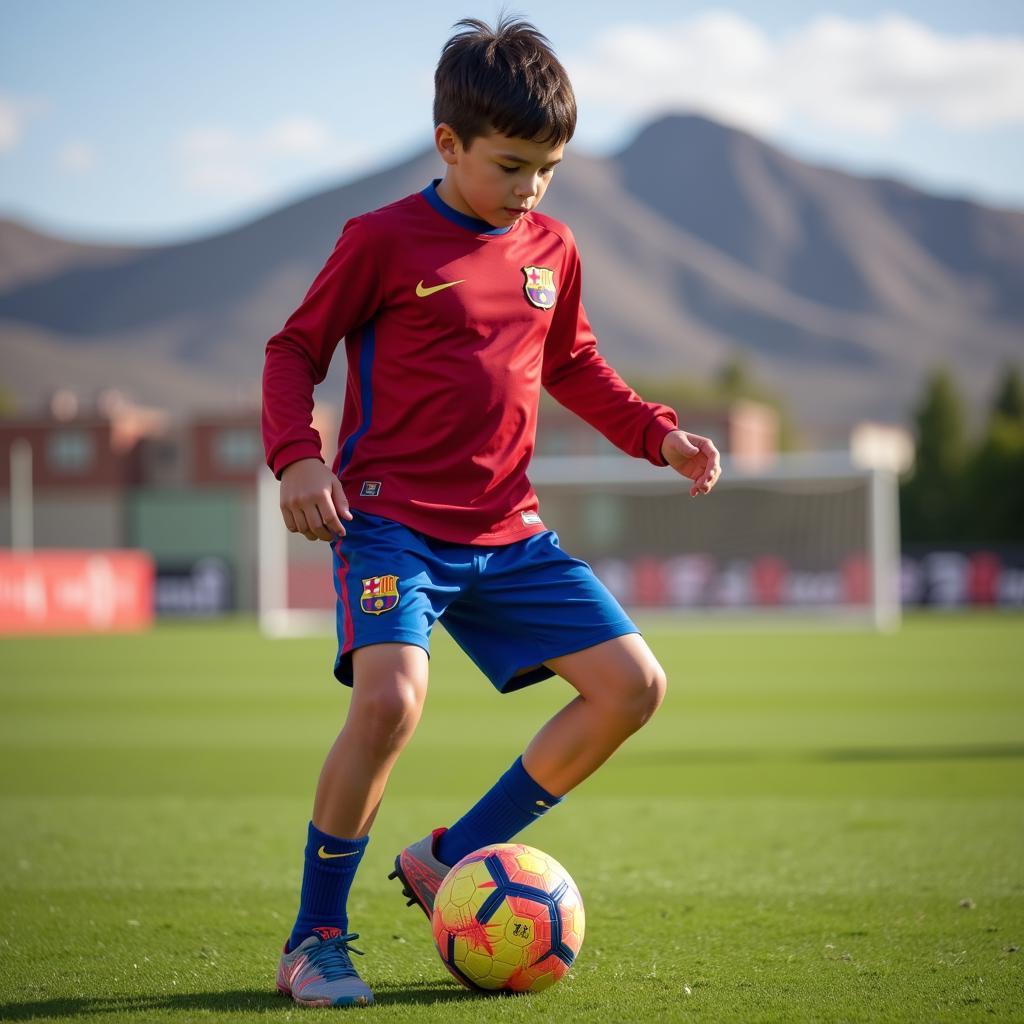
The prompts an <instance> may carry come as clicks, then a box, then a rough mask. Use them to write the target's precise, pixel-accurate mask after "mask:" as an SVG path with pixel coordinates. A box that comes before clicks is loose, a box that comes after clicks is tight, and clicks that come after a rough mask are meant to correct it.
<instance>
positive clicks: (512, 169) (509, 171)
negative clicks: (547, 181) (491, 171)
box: [498, 164, 554, 174]
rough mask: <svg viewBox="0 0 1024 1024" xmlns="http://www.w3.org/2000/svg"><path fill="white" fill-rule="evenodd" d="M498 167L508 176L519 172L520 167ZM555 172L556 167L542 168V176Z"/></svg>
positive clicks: (501, 165) (502, 165) (500, 165)
mask: <svg viewBox="0 0 1024 1024" xmlns="http://www.w3.org/2000/svg"><path fill="white" fill-rule="evenodd" d="M498 166H499V167H500V168H501V169H502V170H503V171H504V172H505V173H506V174H515V172H516V171H518V170H519V168H518V167H506V166H505V165H504V164H498ZM553 171H554V167H542V168H541V171H540V173H541V174H551V173H552V172H553Z"/></svg>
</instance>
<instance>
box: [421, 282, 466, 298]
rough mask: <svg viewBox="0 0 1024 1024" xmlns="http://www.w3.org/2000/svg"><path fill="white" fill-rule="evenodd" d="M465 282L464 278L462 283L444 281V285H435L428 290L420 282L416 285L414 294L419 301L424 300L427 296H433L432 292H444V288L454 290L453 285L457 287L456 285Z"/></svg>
mask: <svg viewBox="0 0 1024 1024" xmlns="http://www.w3.org/2000/svg"><path fill="white" fill-rule="evenodd" d="M465 280H466V279H465V278H463V279H462V281H446V282H445V283H444V284H435V285H433V286H432V287H430V288H427V287H426V286H425V285H424V284H423V282H422V281H420V283H419V284H418V285H416V294H417V295H418V296H419V297H420V298H421V299H425V298H426V297H427V296H428V295H433V294H434V292H441V291H444V290H445V288H454V287H455V285H457V284H462V283H463V281H465Z"/></svg>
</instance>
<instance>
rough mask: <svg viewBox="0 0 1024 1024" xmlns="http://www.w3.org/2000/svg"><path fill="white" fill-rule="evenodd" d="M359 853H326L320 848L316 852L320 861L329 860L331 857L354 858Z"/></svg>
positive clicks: (353, 851)
mask: <svg viewBox="0 0 1024 1024" xmlns="http://www.w3.org/2000/svg"><path fill="white" fill-rule="evenodd" d="M358 852H359V851H358V850H352V851H350V852H349V853H328V852H327V851H326V850H325V849H324V848H323V847H322V846H321V847H320V849H319V850H317V851H316V854H317V856H318V857H319V858H320V859H321V860H330V859H331V858H332V857H354V856H355V855H356V854H357V853H358Z"/></svg>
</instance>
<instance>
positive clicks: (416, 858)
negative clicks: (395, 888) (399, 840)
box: [388, 828, 451, 921]
mask: <svg viewBox="0 0 1024 1024" xmlns="http://www.w3.org/2000/svg"><path fill="white" fill-rule="evenodd" d="M447 831H448V830H447V829H446V828H435V829H434V831H433V832H431V833H430V835H429V836H424V837H423V838H422V839H421V840H420V841H419V842H418V843H413V844H412V846H407V847H406V848H405V849H404V850H403V851H402V852H401V853H400V854H399V855H398V856H397V857H396V858H395V870H394V871H392V872H391V874H390V875H388V878H398V879H400V880H401V882H402V894H403V895H404V896H407V897H408V903H407V905H408V906H410V907H411V906H413V905H416V906H418V907H419V908H420V909H421V910H422V911H423V913H424V914H426V915H427V920H428V921H429V920H430V918H431V915H432V914H433V913H434V897H435V896H436V895H437V890H438V889H440V888H441V883H442V882H443V881H444V876H445V875H447V874H448V872H449V871H451V867H450V865H448V864H442V863H441V861H439V860H438V859H437V857H436V856H435V855H434V851H435V850H436V849H437V841H438V839H440V838H441V836H442V835H444V833H445V832H447Z"/></svg>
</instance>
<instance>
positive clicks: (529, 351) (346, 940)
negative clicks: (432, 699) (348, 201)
mask: <svg viewBox="0 0 1024 1024" xmlns="http://www.w3.org/2000/svg"><path fill="white" fill-rule="evenodd" d="M456 28H457V29H459V30H460V31H458V32H457V33H456V34H455V35H454V36H453V37H452V38H451V39H450V40H449V41H448V43H447V44H446V45H445V47H444V50H443V52H442V55H441V59H440V62H439V63H438V66H437V71H436V74H435V86H436V92H435V99H434V123H435V132H434V139H435V143H436V145H437V150H438V153H439V154H440V156H441V159H442V160H443V161H444V163H445V165H446V170H445V176H444V178H443V179H436V180H434V181H432V182H431V183H430V184H428V185H427V186H426V188H424V189H423V191H422V192H417V193H414V194H413V195H409V196H406V197H405V198H404V199H399V200H398V201H397V202H394V203H392V204H390V205H389V206H385V207H383V208H381V209H378V210H374V211H372V212H370V213H365V214H363V215H361V216H358V217H355V218H353V219H352V220H350V221H349V222H348V223H347V224H346V225H345V227H344V231H343V233H342V235H341V237H340V238H339V239H338V242H337V245H336V247H335V249H334V252H333V253H332V254H331V256H330V257H329V258H328V260H327V263H326V265H325V266H324V268H323V270H322V271H321V272H320V274H319V275H318V276H317V278H316V280H315V281H314V282H313V285H312V287H311V288H310V291H309V293H308V294H307V296H306V298H305V299H304V300H303V302H302V304H301V305H300V306H299V308H298V309H297V310H296V311H295V313H294V314H293V315H292V316H291V317H290V318H289V320H288V322H287V323H286V324H285V326H284V328H283V330H281V332H280V333H278V334H276V335H275V336H274V337H273V338H271V339H270V341H269V343H268V344H267V352H266V365H265V369H264V377H263V396H264V401H263V432H264V440H265V443H266V450H267V462H268V464H269V466H270V468H271V469H272V470H273V472H274V473H275V474H276V475H277V476H278V477H279V478H280V480H281V511H282V514H283V517H284V521H285V525H286V526H287V528H288V529H289V530H291V531H293V532H297V533H302V534H304V535H305V536H306V537H307V538H309V539H310V540H317V539H320V540H326V541H329V542H331V544H332V548H333V552H334V582H335V588H336V591H337V598H338V600H337V625H338V653H337V657H336V659H335V663H334V674H335V676H336V677H337V679H338V680H339V681H340V682H342V683H344V684H346V685H348V686H351V687H353V689H352V698H351V702H350V704H349V710H348V716H347V718H346V721H345V724H344V727H343V728H342V730H341V733H340V734H339V736H338V738H337V740H336V741H335V742H334V745H333V746H332V747H331V749H330V751H329V752H328V754H327V759H326V761H325V763H324V767H323V770H322V772H321V775H320V780H319V783H318V785H317V790H316V797H315V800H314V805H313V814H312V820H311V822H310V823H309V830H308V838H307V842H306V849H305V868H304V875H303V880H302V892H301V897H300V906H299V912H298V917H297V919H296V921H295V926H294V928H293V930H292V933H291V936H290V937H289V938H288V941H287V942H286V943H285V947H284V952H283V954H282V956H281V960H280V966H279V969H278V974H277V986H278V988H279V990H280V991H282V992H283V993H285V994H290V995H291V996H292V998H293V999H294V1000H295V1001H296V1002H298V1003H302V1004H306V1005H318V1006H322V1005H336V1006H342V1005H365V1004H367V1003H370V1002H372V1001H373V995H372V993H371V991H370V989H369V988H368V987H367V985H366V984H365V983H364V982H363V980H362V979H361V978H360V977H359V975H358V974H357V973H356V971H355V969H354V967H353V966H352V962H351V958H350V955H349V954H350V953H351V952H358V951H357V950H353V948H352V947H351V945H350V943H351V942H352V941H353V940H354V939H356V938H358V936H357V935H355V934H354V933H351V932H350V931H349V928H348V918H347V916H346V900H347V896H348V892H349V888H350V886H351V884H352V879H353V877H354V875H355V873H356V869H357V867H358V866H359V862H360V860H361V858H362V856H363V853H364V851H365V849H366V844H367V840H368V835H369V832H370V828H371V826H372V825H373V821H374V818H375V817H376V815H377V811H378V810H379V808H380V804H381V799H382V797H383V795H384V789H385V785H386V783H387V780H388V776H389V774H390V772H391V769H392V767H393V766H394V764H395V761H396V759H397V758H398V756H399V754H400V753H401V751H402V748H403V747H404V746H405V744H406V743H407V742H408V740H409V738H410V737H411V736H412V733H413V731H414V729H415V728H416V724H417V722H418V720H419V717H420V712H421V710H422V708H423V702H424V698H425V696H426V692H427V665H428V651H429V638H430V631H431V627H432V626H433V625H434V623H435V622H436V621H437V620H438V619H441V620H442V621H443V622H444V625H445V626H446V628H447V629H448V632H449V633H450V634H451V635H452V636H453V637H454V638H455V640H456V642H457V643H458V644H459V645H460V646H461V647H462V648H463V650H464V651H465V652H466V653H467V654H468V655H469V657H470V658H472V659H473V661H474V662H475V663H476V665H477V666H478V667H479V668H480V670H481V672H483V674H484V675H486V676H487V678H488V679H489V680H490V681H491V683H492V684H493V685H494V686H495V687H496V688H497V689H498V690H499V691H500V692H502V693H508V692H510V691H512V690H517V689H520V688H521V687H524V686H529V685H531V684H533V683H536V682H538V681H540V680H542V679H545V678H548V677H550V676H552V675H555V674H557V675H559V676H561V677H562V678H564V679H565V680H567V681H568V682H569V683H570V684H571V685H572V686H573V687H574V688H575V689H576V691H577V692H578V696H577V697H576V698H575V699H574V700H573V701H571V702H570V703H569V704H568V705H567V706H566V707H565V708H563V709H562V710H561V711H560V712H559V713H558V714H557V715H555V716H554V718H552V719H551V720H550V721H549V722H548V723H547V724H546V725H545V726H544V727H543V728H542V729H541V730H540V732H538V733H537V735H536V736H535V737H534V739H533V740H532V742H531V743H530V744H529V746H528V747H527V748H526V751H525V752H524V753H523V755H522V756H521V757H520V758H518V759H517V760H516V761H515V763H514V764H513V765H512V767H511V768H509V770H508V771H507V772H506V773H505V774H504V775H502V777H501V778H499V779H498V780H497V782H496V783H495V784H494V786H493V787H492V788H491V789H490V790H488V791H487V792H486V793H485V794H484V795H483V797H482V798H481V799H480V801H479V802H478V803H477V804H476V805H475V806H474V807H472V808H471V809H470V810H469V811H468V812H467V813H466V814H465V815H464V816H463V817H462V818H460V819H459V820H458V821H456V822H455V823H454V824H452V825H451V827H450V828H447V829H445V828H437V829H434V831H433V832H432V833H431V834H430V835H428V836H426V837H425V838H423V839H421V840H420V841H419V842H416V843H413V844H412V845H411V846H409V847H407V848H406V849H404V850H402V851H401V853H399V854H398V856H397V858H396V860H395V870H394V872H393V873H392V875H391V876H390V877H392V878H395V877H397V878H398V879H399V880H400V881H401V883H402V886H403V889H404V891H405V895H406V896H408V897H409V902H410V903H415V904H417V905H419V906H420V907H421V908H422V909H423V910H424V911H425V912H426V913H427V914H428V916H429V914H430V912H431V910H432V907H433V900H434V895H435V893H436V892H437V889H438V887H439V885H440V882H441V879H442V878H443V877H444V875H445V874H446V873H447V870H448V867H449V866H450V865H452V864H454V863H455V862H456V861H457V860H459V859H460V858H461V857H463V856H464V855H465V854H467V853H469V852H471V851H472V850H475V849H478V848H479V847H481V846H485V845H487V844H489V843H497V842H505V841H507V840H509V839H511V838H512V836H514V835H515V834H516V833H518V832H519V831H520V830H521V829H522V828H524V827H525V826H526V825H528V824H529V823H530V822H531V821H533V820H535V819H536V818H537V817H539V816H540V815H541V814H544V813H545V812H546V811H548V810H549V809H550V808H552V807H554V806H555V805H556V804H558V803H559V802H560V801H561V800H562V798H563V797H564V796H565V794H566V793H568V792H569V791H570V790H571V789H572V788H573V787H574V786H576V785H578V784H579V783H580V782H582V781H583V780H584V779H585V778H587V776H589V775H590V774H591V773H592V772H593V771H594V770H595V769H596V768H597V767H598V766H599V765H601V764H602V763H603V762H604V761H605V760H606V759H607V758H608V757H609V756H610V755H611V754H612V752H613V751H614V750H615V749H616V748H617V747H618V746H619V745H620V744H621V743H622V742H623V741H624V740H625V739H626V738H627V737H628V736H629V735H630V734H631V733H633V732H635V731H636V730H637V729H639V728H640V726H642V725H643V724H644V723H645V722H646V721H647V720H648V719H649V718H650V717H651V715H652V714H653V713H654V711H655V709H656V708H657V707H658V705H659V704H660V702H661V700H662V697H663V695H664V692H665V676H664V673H663V672H662V669H661V667H660V666H659V665H658V663H657V661H656V660H655V658H654V655H653V654H652V653H651V651H650V650H649V649H648V647H647V645H646V643H644V641H643V639H642V638H641V636H640V633H639V630H638V629H637V627H636V626H635V625H634V624H633V623H632V622H631V621H630V619H629V617H628V616H627V615H626V614H625V612H624V611H623V610H622V608H621V607H620V606H619V605H618V603H617V602H616V601H615V599H614V598H613V597H612V596H611V594H610V593H609V592H608V591H607V590H606V589H605V587H604V586H603V585H602V584H601V583H600V582H599V581H598V580H597V579H596V578H595V576H594V575H593V573H592V572H591V570H590V567H589V566H588V565H587V564H586V563H584V562H581V561H579V560H577V559H575V558H572V557H570V556H569V555H567V554H565V553H564V552H563V551H562V550H561V548H560V547H559V544H558V538H557V537H556V536H555V534H554V533H552V532H551V531H550V530H547V529H546V528H545V526H544V524H543V521H542V519H541V516H540V513H539V511H538V503H537V498H536V495H535V494H534V492H533V489H532V488H531V486H530V482H529V480H528V479H527V476H526V470H527V466H528V464H529V461H530V456H531V454H532V452H533V448H534V436H535V430H536V420H537V404H538V399H539V394H540V388H541V387H542V386H543V387H545V388H546V389H547V390H548V391H549V392H550V393H551V394H552V395H554V397H555V398H556V399H557V400H558V401H559V402H561V403H562V404H563V405H565V406H567V407H568V408H570V409H572V410H573V411H574V412H576V413H577V414H579V415H580V416H581V417H582V418H583V419H584V420H586V421H587V422H588V423H590V424H592V425H593V426H594V427H596V428H597V429H598V430H600V431H601V432H602V433H603V434H604V435H605V436H606V437H608V438H609V439H610V440H611V441H613V442H614V443H615V444H616V445H618V446H619V447H620V448H622V449H623V450H624V451H626V452H628V453H629V454H631V455H634V456H637V457H640V458H646V459H648V460H649V461H651V462H652V463H654V464H655V465H661V466H664V465H667V466H670V467H671V468H672V469H674V470H675V471H677V472H679V473H681V474H682V475H684V476H686V477H688V478H689V479H690V480H691V481H692V485H691V487H690V494H691V495H694V496H696V495H699V494H706V493H708V492H709V491H710V490H711V488H712V487H713V486H714V484H715V482H716V481H717V479H718V476H719V472H720V470H719V458H718V452H717V451H716V449H715V446H714V445H713V444H712V443H711V441H709V440H708V439H707V438H706V437H699V436H697V435H694V434H689V433H686V432H684V431H682V430H679V429H677V419H676V415H675V413H674V412H673V411H672V410H671V409H669V408H667V407H665V406H662V405H654V404H651V403H647V402H644V401H643V400H642V399H641V398H640V397H639V396H638V395H636V394H635V393H634V392H633V391H632V390H631V389H630V388H629V387H628V386H627V385H626V384H625V383H624V382H623V380H622V379H621V378H620V377H619V376H618V375H617V374H616V373H615V371H614V370H612V369H611V367H609V366H608V364H607V363H606V362H605V361H604V360H603V359H602V357H601V356H600V355H599V354H598V351H597V348H596V343H595V339H594V335H593V333H592V332H591V329H590V324H589V323H588V321H587V316H586V313H585V312H584V310H583V306H582V303H581V301H580V294H581V269H580V257H579V254H578V253H577V251H576V245H575V242H574V240H573V235H572V232H571V231H570V230H569V229H568V228H567V227H566V226H565V225H564V224H561V223H559V222H558V221H556V220H553V219H552V218H551V217H547V216H545V215H543V214H540V213H538V212H537V206H538V204H539V203H540V201H541V199H542V198H543V196H544V193H545V191H546V190H547V188H548V186H549V185H550V183H551V179H552V177H553V175H554V173H555V167H556V166H557V165H558V163H559V162H560V161H561V159H562V154H563V151H564V149H565V145H566V143H567V142H568V141H569V140H570V139H571V138H572V135H573V132H574V130H575V126H576V103H575V99H574V96H573V92H572V87H571V85H570V83H569V80H568V78H567V76H566V73H565V71H564V69H563V68H562V66H561V65H560V64H559V62H558V60H557V59H556V57H555V56H554V54H553V53H552V51H551V49H550V45H549V43H548V41H547V40H546V39H545V38H544V37H543V36H542V35H540V33H539V32H538V31H537V30H536V29H535V28H534V27H533V26H531V25H530V24H528V23H526V22H523V21H518V20H514V19H508V18H502V20H501V22H500V23H499V25H498V26H497V28H496V29H494V30H492V29H490V28H489V27H488V26H487V25H486V24H484V23H483V22H480V21H477V20H475V19H466V20H464V21H461V22H459V23H458V25H457V26H456ZM341 338H344V339H345V350H346V356H347V359H348V384H347V388H346V394H345V408H344V414H343V418H342V424H341V431H340V435H339V439H338V453H337V455H336V457H335V459H334V464H333V467H332V469H328V468H327V467H326V466H325V465H324V463H323V462H322V460H321V454H320V452H321V448H320V437H319V435H318V434H317V433H316V431H314V430H313V429H312V426H311V412H312V406H313V387H314V385H315V384H316V383H318V382H319V381H321V380H323V379H324V377H325V375H326V373H327V369H328V364H329V363H330V360H331V356H332V354H333V352H334V349H335V346H336V345H337V344H338V342H339V340H340V339H341Z"/></svg>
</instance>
